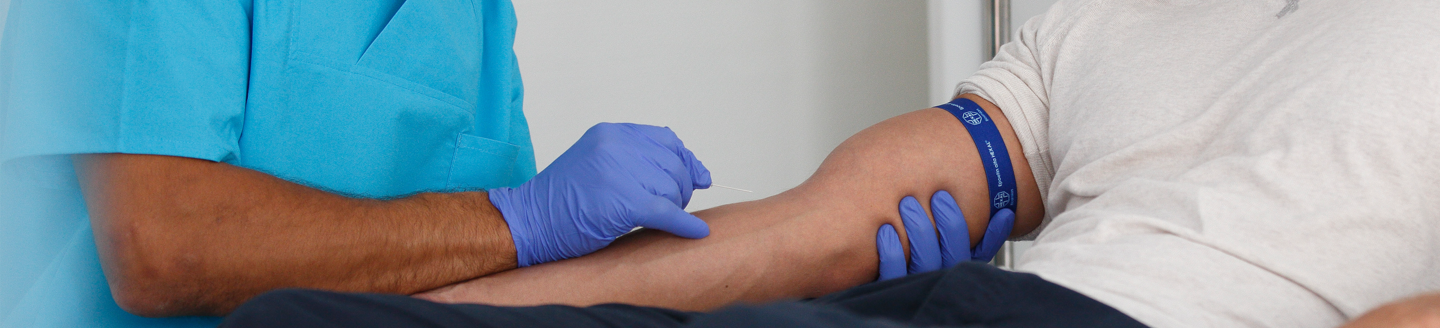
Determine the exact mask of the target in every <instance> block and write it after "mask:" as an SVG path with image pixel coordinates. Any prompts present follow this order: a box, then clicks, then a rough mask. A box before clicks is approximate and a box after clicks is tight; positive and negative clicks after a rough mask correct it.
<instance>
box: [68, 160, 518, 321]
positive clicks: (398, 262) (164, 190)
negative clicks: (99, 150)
mask: <svg viewBox="0 0 1440 328" xmlns="http://www.w3.org/2000/svg"><path fill="white" fill-rule="evenodd" d="M73 159H74V162H75V167H76V171H77V172H78V173H79V175H80V178H81V183H82V188H83V190H84V195H85V201H86V203H87V205H88V206H87V207H88V208H89V211H90V214H91V216H90V217H91V227H92V228H93V230H94V231H95V244H96V246H97V247H98V250H99V254H100V263H101V266H102V268H103V270H104V272H105V278H106V281H107V282H108V283H109V285H110V290H111V292H112V294H113V295H114V297H115V301H116V302H117V303H118V304H119V305H120V307H121V308H122V309H125V310H126V311H129V312H130V313H134V314H137V315H141V316H150V317H160V316H179V315H223V314H226V313H229V312H230V311H231V310H232V309H234V308H235V307H237V306H239V305H240V304H241V303H243V302H244V301H245V300H248V299H250V298H251V297H254V296H255V295H259V294H261V293H264V292H266V291H269V290H273V289H277V288H286V287H306V288H317V289H327V290H336V291H353V292H380V293H396V294H409V293H415V292H419V291H424V290H429V289H433V288H436V287H440V286H444V285H447V284H451V283H454V282H457V281H464V280H467V279H471V278H475V277H479V276H482V275H486V274H490V273H494V272H499V271H502V270H508V269H511V268H514V267H515V266H516V260H515V248H514V244H513V241H512V240H511V238H510V230H509V228H508V226H507V225H506V223H505V221H504V219H503V218H501V216H500V213H499V211H497V210H496V209H495V207H494V206H492V205H490V201H489V197H488V195H487V194H486V193H484V192H462V193H450V194H439V193H430V194H418V195H414V196H411V197H406V198H402V199H395V200H370V199H356V198H347V197H343V196H338V195H335V194H331V193H328V192H325V191H321V190H317V189H314V188H310V187H306V186H302V185H299V184H295V183H291V182H288V181H285V180H282V179H279V178H276V177H273V176H270V175H268V174H265V173H261V172H257V171H253V170H249V169H244V168H240V167H236V166H232V165H228V164H223V163H215V162H209V161H204V160H196V159H188V158H180V157H169V156H151V155H124V154H98V155H83V156H75V157H74V158H73Z"/></svg>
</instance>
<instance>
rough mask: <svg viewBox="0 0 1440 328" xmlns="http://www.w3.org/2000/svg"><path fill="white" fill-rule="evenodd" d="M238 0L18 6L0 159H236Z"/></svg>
mask: <svg viewBox="0 0 1440 328" xmlns="http://www.w3.org/2000/svg"><path fill="white" fill-rule="evenodd" d="M250 14H251V5H250V4H249V3H248V2H241V1H165V2H151V1H25V2H17V3H16V4H15V5H14V6H13V7H12V8H11V11H10V17H9V18H8V22H7V24H8V25H7V28H6V31H5V33H6V37H5V38H4V39H3V42H4V44H3V47H0V48H3V49H0V93H3V94H0V95H3V96H4V97H3V99H4V100H0V105H3V106H0V163H3V162H8V161H9V160H10V159H14V158H20V157H27V156H39V155H65V154H78V153H132V154H154V155H169V156H183V157H192V158H199V159H205V160H211V161H234V160H238V147H239V146H238V144H239V138H240V131H241V128H242V125H243V123H244V112H245V100H246V89H247V84H248V74H249V67H250V18H249V17H250Z"/></svg>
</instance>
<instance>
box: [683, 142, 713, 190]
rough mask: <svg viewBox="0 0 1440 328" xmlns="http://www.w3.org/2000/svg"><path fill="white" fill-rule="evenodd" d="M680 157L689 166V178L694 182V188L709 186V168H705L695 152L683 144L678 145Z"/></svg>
mask: <svg viewBox="0 0 1440 328" xmlns="http://www.w3.org/2000/svg"><path fill="white" fill-rule="evenodd" d="M680 159H681V160H682V161H684V162H685V167H687V168H690V179H691V181H690V182H692V183H694V184H695V189H706V188H710V169H707V168H705V163H701V162H700V159H699V158H695V153H693V152H691V151H690V149H689V148H685V146H684V145H681V146H680Z"/></svg>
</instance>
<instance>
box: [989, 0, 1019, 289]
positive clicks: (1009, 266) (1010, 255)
mask: <svg viewBox="0 0 1440 328" xmlns="http://www.w3.org/2000/svg"><path fill="white" fill-rule="evenodd" d="M1006 42H1010V0H990V58H995V55H996V54H999V53H1000V46H1002V45H1005V43H1006ZM994 264H995V266H997V267H1000V268H1002V269H1006V270H1014V269H1015V245H1013V244H1011V243H1010V242H1008V241H1007V242H1005V244H1004V245H1001V246H1000V252H999V253H996V254H995V261H994Z"/></svg>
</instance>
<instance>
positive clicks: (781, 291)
mask: <svg viewBox="0 0 1440 328" xmlns="http://www.w3.org/2000/svg"><path fill="white" fill-rule="evenodd" d="M967 97H969V95H967ZM972 100H976V102H977V103H980V104H981V105H982V106H983V107H985V108H986V110H987V112H989V114H990V116H991V117H992V118H994V119H995V120H996V126H997V127H998V128H1000V132H1001V134H1002V135H1003V136H1004V138H1005V142H1006V146H1007V148H1008V149H1009V152H1010V158H1011V161H1012V162H1013V163H1015V165H1014V167H1015V177H1016V180H1017V181H1016V182H1017V183H1018V184H1019V192H1020V198H1019V207H1018V209H1017V211H1016V224H1015V229H1014V234H1015V235H1020V234H1024V233H1028V232H1029V231H1030V230H1032V229H1034V228H1035V227H1036V226H1037V225H1038V224H1039V222H1040V217H1041V216H1042V215H1043V213H1042V209H1041V206H1040V199H1039V197H1040V196H1039V191H1038V189H1037V188H1036V186H1035V182H1034V178H1033V175H1031V173H1030V170H1029V165H1028V163H1027V161H1026V160H1025V158H1024V156H1023V155H1022V154H1023V152H1022V150H1021V148H1020V144H1019V142H1018V141H1016V139H1015V134H1014V132H1013V131H1012V130H1011V129H1010V126H1009V123H1008V121H1006V120H1005V118H1004V116H1003V114H1001V113H1000V112H999V111H998V110H996V109H995V108H994V106H993V105H991V104H990V103H989V102H986V101H984V100H983V99H979V98H978V97H974V98H972ZM936 145H945V146H941V147H937V146H936ZM986 188H987V184H986V182H985V176H984V173H983V172H982V169H981V165H980V159H979V153H978V152H977V151H976V149H975V146H974V143H972V142H970V138H969V135H968V133H967V132H966V131H965V128H964V127H962V126H961V125H960V123H959V121H957V120H956V119H955V118H954V117H953V116H951V115H950V114H949V113H947V112H945V111H944V110H940V109H933V108H932V109H927V110H920V111H916V112H911V113H908V114H905V115H901V116H898V117H895V118H892V119H889V120H886V121H884V122H881V123H879V124H876V125H875V126H872V127H870V128H868V129H866V130H864V131H861V132H860V133H857V134H856V135H855V136H853V137H851V138H850V139H849V140H846V141H845V142H844V143H843V144H841V145H840V146H839V147H837V148H836V149H835V150H834V151H833V152H831V153H830V156H829V157H828V158H826V159H825V162H824V163H823V164H822V165H821V166H820V168H819V169H818V170H817V171H816V172H815V174H814V175H812V176H811V177H810V179H808V180H806V181H805V183H802V184H801V185H800V186H797V187H795V188H794V189H791V190H789V191H786V192H784V193H781V194H779V195H775V196H772V197H769V198H766V199H762V200H757V201H752V202H745V203H738V204H730V205H725V206H720V207H716V208H713V209H709V210H704V211H700V212H696V213H695V215H696V216H698V217H700V218H701V219H704V220H705V221H707V223H709V224H710V228H711V235H710V237H707V238H704V239H699V240H688V239H683V238H678V237H675V236H672V235H669V234H665V233H657V232H654V231H642V232H639V233H635V234H632V235H629V236H626V237H623V238H621V239H619V240H617V241H616V242H615V243H614V244H611V245H610V246H609V247H607V248H605V249H602V250H600V251H599V252H596V253H593V254H591V255H588V256H584V257H579V258H574V259H569V260H563V261H558V262H552V263H546V264H542V265H537V266H532V267H528V268H523V269H517V270H512V271H508V272H503V273H499V274H495V275H492V276H487V277H483V278H479V279H476V280H473V281H469V282H465V283H460V284H456V285H452V286H449V287H444V288H441V289H437V290H434V291H431V292H427V293H423V294H421V295H416V296H417V297H421V298H425V299H429V300H434V301H442V302H461V303H485V304H494V305H538V304H554V303H558V304H569V305H581V306H583V305H592V304H599V303H630V304H637V305H649V306H661V307H670V308H677V309H684V310H705V309H711V308H715V307H719V306H724V305H727V304H730V303H733V302H736V301H742V302H759V301H769V300H775V299H782V298H804V297H815V296H820V295H824V294H827V293H831V292H835V291H839V290H842V289H845V288H849V287H853V286H856V285H859V284H862V283H866V282H870V281H874V280H875V278H876V270H877V263H878V257H877V254H876V247H875V236H876V231H877V230H878V229H879V227H880V226H881V225H883V224H891V225H893V226H895V227H897V228H898V227H902V224H901V222H900V218H899V215H898V212H899V210H898V206H897V204H899V203H900V200H901V199H902V198H904V197H906V196H921V197H927V198H928V196H929V195H931V194H933V193H935V192H936V191H939V190H948V191H949V192H950V193H952V194H953V195H954V196H955V197H956V201H958V202H959V205H960V208H962V209H963V211H964V215H965V217H966V218H975V219H971V220H968V222H967V224H968V231H969V236H970V240H971V241H979V240H980V239H981V235H982V234H983V232H984V230H985V228H986V224H987V223H988V220H986V218H988V214H989V213H988V209H989V206H988V204H989V203H988V200H987V198H988V193H987V189H986ZM923 205H924V206H925V207H926V208H927V211H928V206H929V204H928V202H925V203H924V204H923ZM897 230H899V231H897V232H898V233H899V234H900V239H901V240H902V241H904V240H907V239H906V237H907V235H906V234H905V231H904V230H903V229H897Z"/></svg>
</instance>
